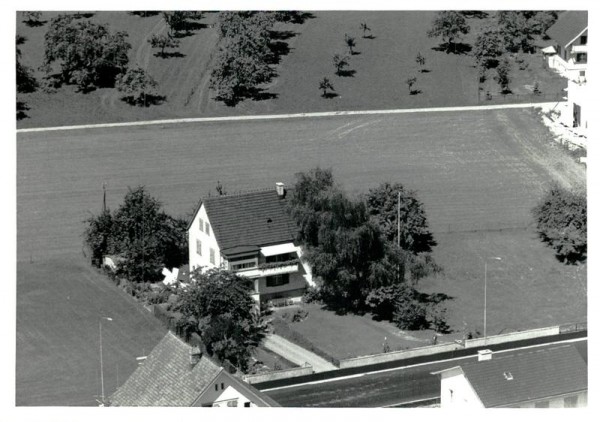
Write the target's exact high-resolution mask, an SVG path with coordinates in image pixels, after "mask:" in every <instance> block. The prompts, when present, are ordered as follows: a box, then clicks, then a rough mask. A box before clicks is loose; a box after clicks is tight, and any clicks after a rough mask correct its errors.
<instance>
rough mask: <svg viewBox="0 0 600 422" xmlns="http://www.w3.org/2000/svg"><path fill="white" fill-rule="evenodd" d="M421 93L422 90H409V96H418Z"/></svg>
mask: <svg viewBox="0 0 600 422" xmlns="http://www.w3.org/2000/svg"><path fill="white" fill-rule="evenodd" d="M421 92H423V91H422V90H420V89H411V90H410V95H418V94H420V93H421Z"/></svg>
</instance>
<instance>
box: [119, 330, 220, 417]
mask: <svg viewBox="0 0 600 422" xmlns="http://www.w3.org/2000/svg"><path fill="white" fill-rule="evenodd" d="M191 349H192V347H191V346H190V345H188V344H186V343H185V342H184V341H182V340H181V339H179V338H178V337H176V336H175V335H174V334H173V333H171V332H168V333H167V334H166V335H165V337H164V338H163V339H162V340H161V341H160V343H158V345H157V346H156V347H155V348H154V349H153V350H152V352H151V353H150V355H148V357H147V358H146V360H145V362H144V363H143V365H142V366H140V367H138V368H137V369H136V370H135V372H134V373H133V374H132V375H131V376H130V377H129V378H128V379H127V381H125V383H124V384H123V385H122V386H121V387H120V388H119V389H118V390H117V391H116V392H115V393H114V394H113V395H112V396H111V406H190V405H191V404H192V403H193V402H194V400H195V399H196V398H198V396H199V395H200V394H201V393H202V391H203V390H204V389H205V388H206V387H207V386H208V385H209V384H210V383H211V381H212V380H214V379H215V377H216V376H217V375H218V374H219V372H220V371H221V370H222V368H220V367H219V366H218V365H217V364H215V363H214V362H213V361H211V360H210V359H208V358H207V357H205V356H202V358H201V359H200V361H199V362H198V363H197V364H196V365H194V366H193V367H192V366H191V365H190V352H191Z"/></svg>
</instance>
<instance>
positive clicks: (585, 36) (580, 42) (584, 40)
mask: <svg viewBox="0 0 600 422" xmlns="http://www.w3.org/2000/svg"><path fill="white" fill-rule="evenodd" d="M579 44H581V45H587V35H582V36H581V38H580V39H579Z"/></svg>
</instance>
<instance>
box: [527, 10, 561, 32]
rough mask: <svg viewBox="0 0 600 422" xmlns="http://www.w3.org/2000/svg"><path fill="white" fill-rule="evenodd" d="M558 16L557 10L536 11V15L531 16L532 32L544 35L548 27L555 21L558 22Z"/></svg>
mask: <svg viewBox="0 0 600 422" xmlns="http://www.w3.org/2000/svg"><path fill="white" fill-rule="evenodd" d="M557 18H558V13H557V12H556V11H552V10H541V11H537V12H535V15H534V16H532V17H531V18H529V23H530V24H531V27H532V28H531V30H532V32H533V33H534V34H538V35H544V34H545V33H546V31H547V30H548V28H550V27H551V26H552V25H554V22H556V19H557Z"/></svg>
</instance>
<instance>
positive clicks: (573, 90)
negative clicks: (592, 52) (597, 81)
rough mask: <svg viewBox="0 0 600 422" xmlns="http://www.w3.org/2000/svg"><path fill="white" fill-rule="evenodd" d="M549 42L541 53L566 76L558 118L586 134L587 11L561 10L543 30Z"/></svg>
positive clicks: (588, 100)
mask: <svg viewBox="0 0 600 422" xmlns="http://www.w3.org/2000/svg"><path fill="white" fill-rule="evenodd" d="M546 35H548V36H549V37H550V38H552V41H553V45H552V46H549V47H546V48H545V49H544V50H542V51H543V52H544V55H545V56H546V59H547V60H548V66H549V67H550V68H551V69H554V70H556V71H557V72H559V73H560V74H561V75H563V76H564V77H566V78H567V79H568V86H567V105H566V107H565V108H564V109H561V116H560V122H561V123H562V124H563V125H565V126H567V127H570V128H577V129H578V130H577V132H578V133H579V134H581V135H584V136H585V135H586V132H587V131H586V129H587V127H588V119H589V118H590V117H591V116H589V114H590V108H589V105H590V104H591V101H590V98H589V95H588V89H587V62H588V13H587V11H579V10H571V11H567V12H563V13H561V15H560V16H559V17H558V19H557V21H556V22H555V23H554V25H552V26H551V27H550V28H548V30H547V31H546Z"/></svg>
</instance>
